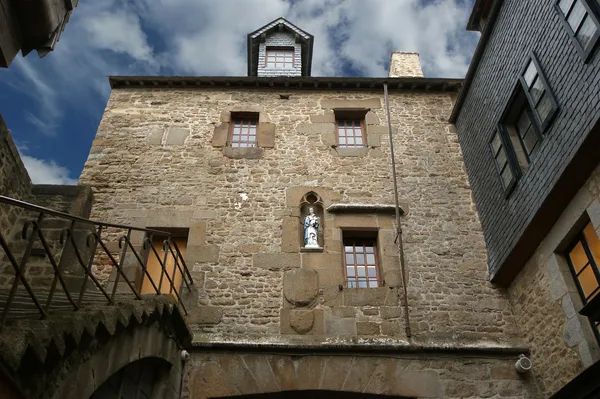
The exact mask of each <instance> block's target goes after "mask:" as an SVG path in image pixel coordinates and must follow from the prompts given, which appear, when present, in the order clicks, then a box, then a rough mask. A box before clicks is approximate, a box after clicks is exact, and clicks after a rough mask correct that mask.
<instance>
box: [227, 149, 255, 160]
mask: <svg viewBox="0 0 600 399" xmlns="http://www.w3.org/2000/svg"><path fill="white" fill-rule="evenodd" d="M263 152H264V151H263V149H262V148H259V147H246V148H238V147H223V155H225V156H226V157H228V158H233V159H259V158H262V156H263Z"/></svg>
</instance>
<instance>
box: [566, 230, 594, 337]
mask: <svg viewBox="0 0 600 399" xmlns="http://www.w3.org/2000/svg"><path fill="white" fill-rule="evenodd" d="M566 257H567V261H568V263H569V268H570V269H571V273H572V274H573V278H574V280H575V284H576V285H577V290H578V291H579V295H580V297H581V300H582V302H583V305H584V306H585V305H587V304H588V303H590V302H591V301H592V299H594V298H595V297H596V296H597V295H598V294H600V270H599V265H600V238H598V235H597V234H596V230H595V229H594V226H593V224H592V223H591V222H588V223H587V224H586V225H585V227H584V228H583V229H582V230H581V231H580V232H579V233H578V234H577V236H576V237H575V239H574V240H573V242H572V244H571V245H570V246H569V247H568V248H567V251H566ZM591 324H592V329H593V330H594V334H595V335H596V339H597V340H598V342H599V343H600V323H598V322H592V323H591Z"/></svg>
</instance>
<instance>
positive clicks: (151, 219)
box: [146, 208, 194, 229]
mask: <svg viewBox="0 0 600 399" xmlns="http://www.w3.org/2000/svg"><path fill="white" fill-rule="evenodd" d="M193 215H194V211H191V210H190V211H187V210H177V211H174V210H170V209H164V208H163V209H160V208H159V209H149V210H148V219H147V220H146V226H147V227H154V228H158V229H160V228H161V227H169V228H174V227H189V225H190V221H191V219H192V216H193Z"/></svg>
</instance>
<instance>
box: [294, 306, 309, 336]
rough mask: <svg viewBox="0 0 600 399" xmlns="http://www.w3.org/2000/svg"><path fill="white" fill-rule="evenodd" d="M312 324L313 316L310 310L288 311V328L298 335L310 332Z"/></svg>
mask: <svg viewBox="0 0 600 399" xmlns="http://www.w3.org/2000/svg"><path fill="white" fill-rule="evenodd" d="M314 323H315V315H314V313H313V311H312V310H304V309H292V310H290V326H291V327H292V329H294V331H296V332H297V333H298V334H306V333H308V332H309V331H310V330H312V328H313V325H314Z"/></svg>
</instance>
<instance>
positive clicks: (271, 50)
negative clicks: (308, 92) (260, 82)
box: [248, 18, 313, 78]
mask: <svg viewBox="0 0 600 399" xmlns="http://www.w3.org/2000/svg"><path fill="white" fill-rule="evenodd" d="M312 49H313V36H312V35H311V34H309V33H307V32H305V31H303V30H302V29H300V28H298V27H297V26H295V25H294V24H292V23H291V22H289V21H287V20H286V19H285V18H277V19H276V20H274V21H271V22H269V23H268V24H266V25H265V26H263V27H262V28H260V29H257V30H255V31H254V32H252V33H250V34H249V35H248V76H258V77H269V78H275V77H280V76H286V77H297V76H310V68H311V62H312Z"/></svg>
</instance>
